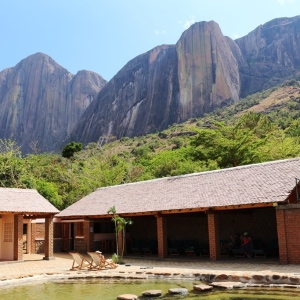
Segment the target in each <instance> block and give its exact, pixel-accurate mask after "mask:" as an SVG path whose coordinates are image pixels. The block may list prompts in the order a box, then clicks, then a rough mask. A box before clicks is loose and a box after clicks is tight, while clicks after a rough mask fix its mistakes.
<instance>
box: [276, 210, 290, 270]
mask: <svg viewBox="0 0 300 300" xmlns="http://www.w3.org/2000/svg"><path fill="white" fill-rule="evenodd" d="M276 223H277V237H278V248H279V262H280V263H281V264H283V265H286V264H287V263H288V249H287V240H286V231H285V210H282V209H280V210H279V209H276Z"/></svg>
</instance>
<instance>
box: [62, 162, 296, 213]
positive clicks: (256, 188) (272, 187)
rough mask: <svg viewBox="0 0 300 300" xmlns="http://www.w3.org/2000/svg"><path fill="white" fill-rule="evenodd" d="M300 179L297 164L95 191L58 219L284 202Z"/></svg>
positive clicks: (257, 166) (259, 166)
mask: <svg viewBox="0 0 300 300" xmlns="http://www.w3.org/2000/svg"><path fill="white" fill-rule="evenodd" d="M299 176H300V158H295V159H288V160H280V161H273V162H267V163H261V164H253V165H247V166H241V167H235V168H228V169H223V170H216V171H209V172H201V173H193V174H189V175H183V176H176V177H166V178H161V179H155V180H149V181H142V182H137V183H129V184H123V185H117V186H111V187H104V188H100V189H97V190H96V191H95V192H93V193H91V194H90V195H88V196H86V197H84V198H82V199H81V200H79V201H78V202H76V203H74V204H73V205H71V206H69V207H68V208H66V209H65V210H63V211H62V212H60V213H59V214H58V215H57V217H77V216H78V217H79V216H89V215H90V216H91V215H93V216H95V215H105V214H107V211H108V209H109V208H110V207H112V206H115V208H116V211H117V213H118V214H122V213H123V214H124V213H140V212H156V211H166V210H173V209H193V208H213V207H221V206H222V207H223V206H230V205H247V204H250V205H251V204H260V203H272V202H283V201H285V200H286V199H287V197H288V196H289V194H290V192H291V191H292V189H293V188H294V187H295V178H296V177H299Z"/></svg>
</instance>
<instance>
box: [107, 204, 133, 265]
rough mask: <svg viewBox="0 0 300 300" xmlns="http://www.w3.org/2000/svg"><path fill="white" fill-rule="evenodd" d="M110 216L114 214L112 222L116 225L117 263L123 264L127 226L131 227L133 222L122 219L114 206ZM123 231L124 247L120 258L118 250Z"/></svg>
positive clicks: (109, 211)
mask: <svg viewBox="0 0 300 300" xmlns="http://www.w3.org/2000/svg"><path fill="white" fill-rule="evenodd" d="M107 213H108V214H110V213H111V214H113V217H112V219H111V220H112V221H113V222H114V223H115V233H116V249H117V251H116V252H117V253H116V254H117V255H116V256H117V257H116V260H117V262H122V259H123V254H124V247H125V235H126V231H125V228H126V225H131V224H132V223H133V222H132V221H131V220H130V219H129V218H125V219H124V218H122V217H120V216H119V215H118V214H117V212H116V208H115V206H112V207H111V208H110V209H109V210H108V211H107ZM121 231H122V233H123V243H122V244H123V245H122V252H121V255H120V256H119V250H118V242H119V233H120V232H121Z"/></svg>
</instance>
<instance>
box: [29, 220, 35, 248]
mask: <svg viewBox="0 0 300 300" xmlns="http://www.w3.org/2000/svg"><path fill="white" fill-rule="evenodd" d="M30 226H31V237H30V240H31V243H30V244H31V253H36V251H35V239H36V224H35V223H31V224H30Z"/></svg>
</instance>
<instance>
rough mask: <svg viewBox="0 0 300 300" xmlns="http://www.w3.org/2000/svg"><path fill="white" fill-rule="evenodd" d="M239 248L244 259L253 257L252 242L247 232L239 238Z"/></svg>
mask: <svg viewBox="0 0 300 300" xmlns="http://www.w3.org/2000/svg"><path fill="white" fill-rule="evenodd" d="M241 248H242V250H243V251H244V253H245V256H246V257H248V258H251V257H252V256H253V254H252V250H253V245H252V240H251V238H250V236H249V234H248V232H245V233H244V235H243V236H242V238H241Z"/></svg>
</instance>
